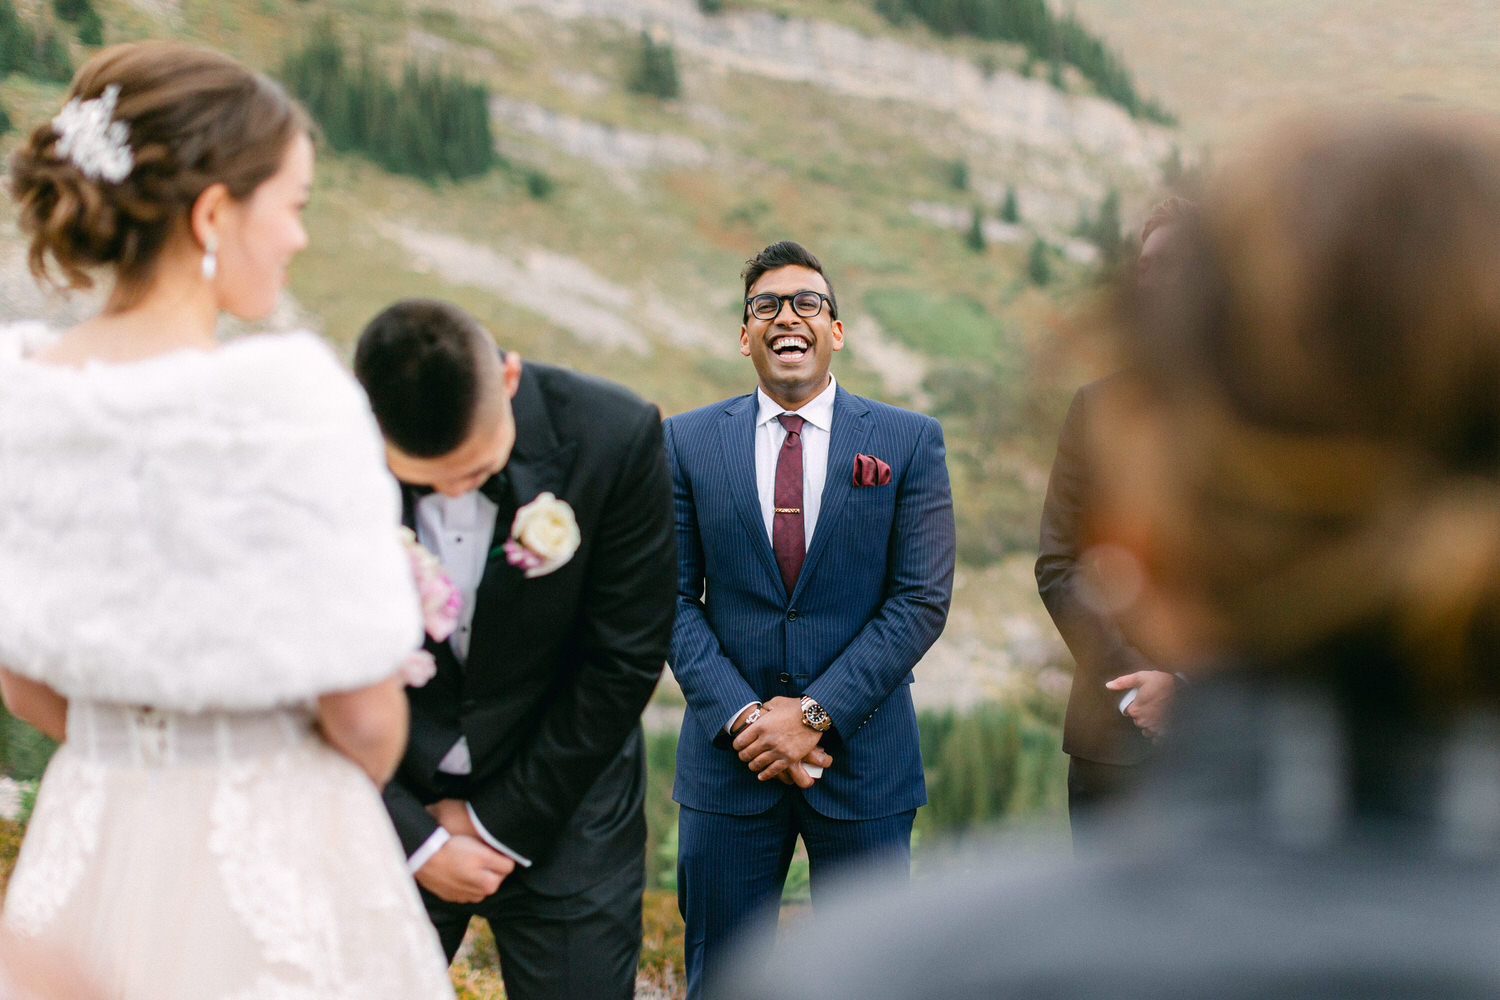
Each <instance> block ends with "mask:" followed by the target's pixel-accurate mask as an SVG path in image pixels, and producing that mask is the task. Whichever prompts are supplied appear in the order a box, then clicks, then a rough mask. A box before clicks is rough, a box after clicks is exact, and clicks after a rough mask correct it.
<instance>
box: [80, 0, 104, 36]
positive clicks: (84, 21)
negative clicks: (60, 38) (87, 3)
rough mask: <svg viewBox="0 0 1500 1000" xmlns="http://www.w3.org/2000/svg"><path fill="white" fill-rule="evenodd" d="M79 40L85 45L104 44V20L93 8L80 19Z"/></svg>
mask: <svg viewBox="0 0 1500 1000" xmlns="http://www.w3.org/2000/svg"><path fill="white" fill-rule="evenodd" d="M78 40H79V41H80V42H82V43H83V44H85V45H103V44H104V20H103V19H102V18H101V17H100V16H99V12H98V11H97V10H95V9H94V8H93V7H92V6H91V7H89V8H88V9H87V11H86V12H85V13H84V15H83V16H82V17H81V18H79V19H78Z"/></svg>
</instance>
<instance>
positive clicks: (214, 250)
mask: <svg viewBox="0 0 1500 1000" xmlns="http://www.w3.org/2000/svg"><path fill="white" fill-rule="evenodd" d="M218 273H219V238H218V237H217V236H215V235H214V234H213V233H209V234H208V236H207V238H206V239H204V241H203V280H204V281H213V280H214V275H216V274H218Z"/></svg>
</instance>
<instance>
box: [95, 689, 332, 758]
mask: <svg viewBox="0 0 1500 1000" xmlns="http://www.w3.org/2000/svg"><path fill="white" fill-rule="evenodd" d="M312 737H313V714H312V711H311V710H310V709H304V708H273V709H267V710H264V711H258V712H224V711H207V712H176V711H169V710H165V709H158V708H152V707H150V706H147V705H122V704H116V703H111V702H99V701H79V700H73V701H70V702H68V745H69V746H70V747H72V748H73V751H74V752H75V753H78V754H81V755H82V756H83V757H85V758H86V759H89V760H94V761H97V762H99V763H109V764H120V765H126V766H134V767H153V766H160V765H166V764H215V763H227V762H230V761H235V760H244V759H246V758H248V757H256V756H260V755H262V754H267V753H274V752H275V751H277V750H281V749H284V748H287V747H291V746H296V745H297V744H300V743H303V742H305V741H307V740H309V739H311V738H312Z"/></svg>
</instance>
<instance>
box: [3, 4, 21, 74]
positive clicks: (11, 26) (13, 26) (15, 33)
mask: <svg viewBox="0 0 1500 1000" xmlns="http://www.w3.org/2000/svg"><path fill="white" fill-rule="evenodd" d="M23 32H24V29H23V28H22V27H21V18H20V17H19V15H17V14H16V8H15V7H14V6H13V5H12V4H11V2H10V0H0V79H3V78H4V77H6V76H8V75H10V74H11V73H12V72H14V71H16V70H19V69H20V68H21V66H22V41H21V37H22V34H23Z"/></svg>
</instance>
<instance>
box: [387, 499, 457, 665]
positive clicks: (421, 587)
mask: <svg viewBox="0 0 1500 1000" xmlns="http://www.w3.org/2000/svg"><path fill="white" fill-rule="evenodd" d="M400 537H401V544H402V545H403V546H404V547H405V548H406V555H407V558H409V559H410V560H411V575H412V579H413V580H414V581H416V584H417V596H418V598H420V600H421V602H422V628H423V629H424V630H425V631H426V632H427V634H428V635H429V636H431V637H432V638H433V639H435V640H437V641H438V642H442V641H443V640H444V639H446V638H448V637H449V636H450V635H452V634H453V630H454V629H456V628H458V614H459V611H460V609H461V608H462V607H463V600H462V598H461V597H460V596H459V593H458V588H457V587H456V586H454V584H453V581H452V580H451V579H450V578H449V576H448V573H447V571H446V570H444V569H443V564H442V563H441V562H439V561H438V558H437V556H435V555H433V554H432V553H431V552H429V551H428V550H427V548H426V547H425V546H423V545H422V543H421V542H419V541H417V536H416V533H415V532H413V531H412V530H411V529H410V528H402V529H401V533H400ZM435 673H437V663H436V662H434V661H433V659H432V654H431V653H429V652H427V650H425V649H416V650H413V651H412V652H411V653H409V654H408V655H407V657H406V659H405V660H403V661H402V663H401V675H402V677H404V678H405V679H406V683H407V684H409V685H411V686H412V687H421V686H422V685H423V684H426V683H427V682H428V681H429V680H431V679H432V675H433V674H435Z"/></svg>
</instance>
